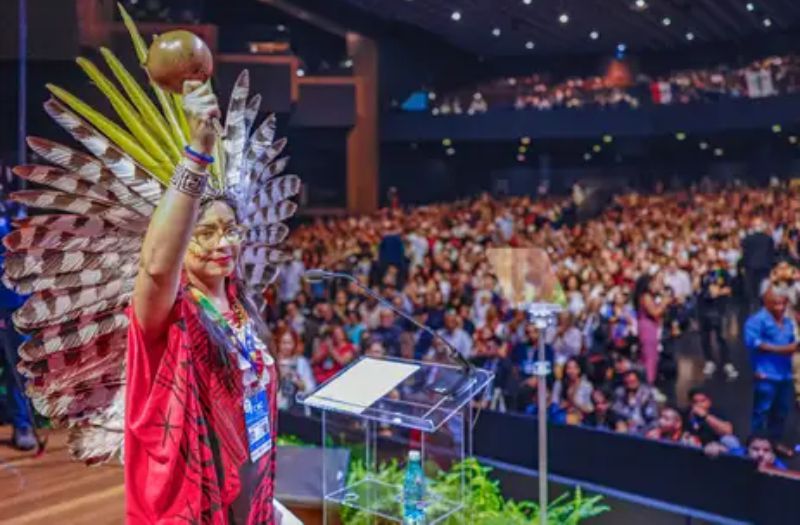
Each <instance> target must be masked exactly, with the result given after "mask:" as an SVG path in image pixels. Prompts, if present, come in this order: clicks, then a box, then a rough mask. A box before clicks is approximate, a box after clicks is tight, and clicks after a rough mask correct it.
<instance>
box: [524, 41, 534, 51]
mask: <svg viewBox="0 0 800 525" xmlns="http://www.w3.org/2000/svg"><path fill="white" fill-rule="evenodd" d="M534 47H536V44H534V43H533V42H531V41H530V40H528V41H527V42H525V49H533V48H534Z"/></svg>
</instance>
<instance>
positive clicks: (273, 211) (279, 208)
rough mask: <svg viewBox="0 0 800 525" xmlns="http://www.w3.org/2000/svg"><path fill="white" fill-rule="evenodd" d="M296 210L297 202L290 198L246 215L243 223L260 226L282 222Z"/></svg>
mask: <svg viewBox="0 0 800 525" xmlns="http://www.w3.org/2000/svg"><path fill="white" fill-rule="evenodd" d="M296 211H297V204H295V203H294V202H292V201H290V200H285V201H281V202H279V203H277V204H273V205H272V206H269V207H267V208H262V209H260V210H258V211H256V212H255V213H252V214H250V215H247V216H246V219H245V223H246V225H247V226H248V227H254V226H262V225H266V224H275V223H276V222H283V221H285V220H286V219H288V218H289V217H291V216H292V215H294V212H296Z"/></svg>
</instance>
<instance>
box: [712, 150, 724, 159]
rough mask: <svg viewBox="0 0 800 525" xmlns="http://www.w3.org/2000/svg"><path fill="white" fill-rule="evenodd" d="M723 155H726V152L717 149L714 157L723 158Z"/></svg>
mask: <svg viewBox="0 0 800 525" xmlns="http://www.w3.org/2000/svg"><path fill="white" fill-rule="evenodd" d="M723 155H725V150H724V149H722V148H717V149H715V150H714V156H716V157H721V156H723Z"/></svg>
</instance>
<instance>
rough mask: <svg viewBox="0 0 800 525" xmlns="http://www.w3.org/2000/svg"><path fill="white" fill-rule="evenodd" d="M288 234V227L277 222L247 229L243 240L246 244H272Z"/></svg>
mask: <svg viewBox="0 0 800 525" xmlns="http://www.w3.org/2000/svg"><path fill="white" fill-rule="evenodd" d="M288 235H289V227H288V226H286V225H285V224H283V223H280V222H279V223H276V224H270V225H269V226H258V227H256V228H252V229H250V230H248V231H247V236H246V238H245V242H246V243H247V244H260V245H264V246H274V245H276V244H280V243H282V242H283V241H285V240H286V237H288Z"/></svg>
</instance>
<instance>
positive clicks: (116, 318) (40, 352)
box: [19, 310, 129, 361]
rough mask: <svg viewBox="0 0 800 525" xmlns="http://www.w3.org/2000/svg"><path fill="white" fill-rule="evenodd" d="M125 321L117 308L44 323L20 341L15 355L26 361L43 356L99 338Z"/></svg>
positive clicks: (121, 328)
mask: <svg viewBox="0 0 800 525" xmlns="http://www.w3.org/2000/svg"><path fill="white" fill-rule="evenodd" d="M128 323H129V320H128V316H127V315H125V313H124V312H123V311H122V310H118V311H112V312H105V313H103V314H100V315H94V316H85V317H83V318H78V319H77V320H75V321H73V322H71V323H66V324H61V325H53V326H48V327H47V328H43V329H42V330H39V331H38V332H36V333H35V334H34V335H33V336H32V337H31V338H30V339H27V340H26V341H24V342H23V343H22V344H21V345H20V347H19V355H20V358H22V359H24V360H27V361H37V360H40V359H44V358H45V356H47V355H48V354H53V353H56V352H65V351H67V350H69V349H73V348H79V347H82V346H87V345H91V344H92V342H93V341H94V340H96V339H97V338H99V337H102V336H104V335H106V334H109V333H111V332H115V331H117V330H126V329H127V327H128Z"/></svg>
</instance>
